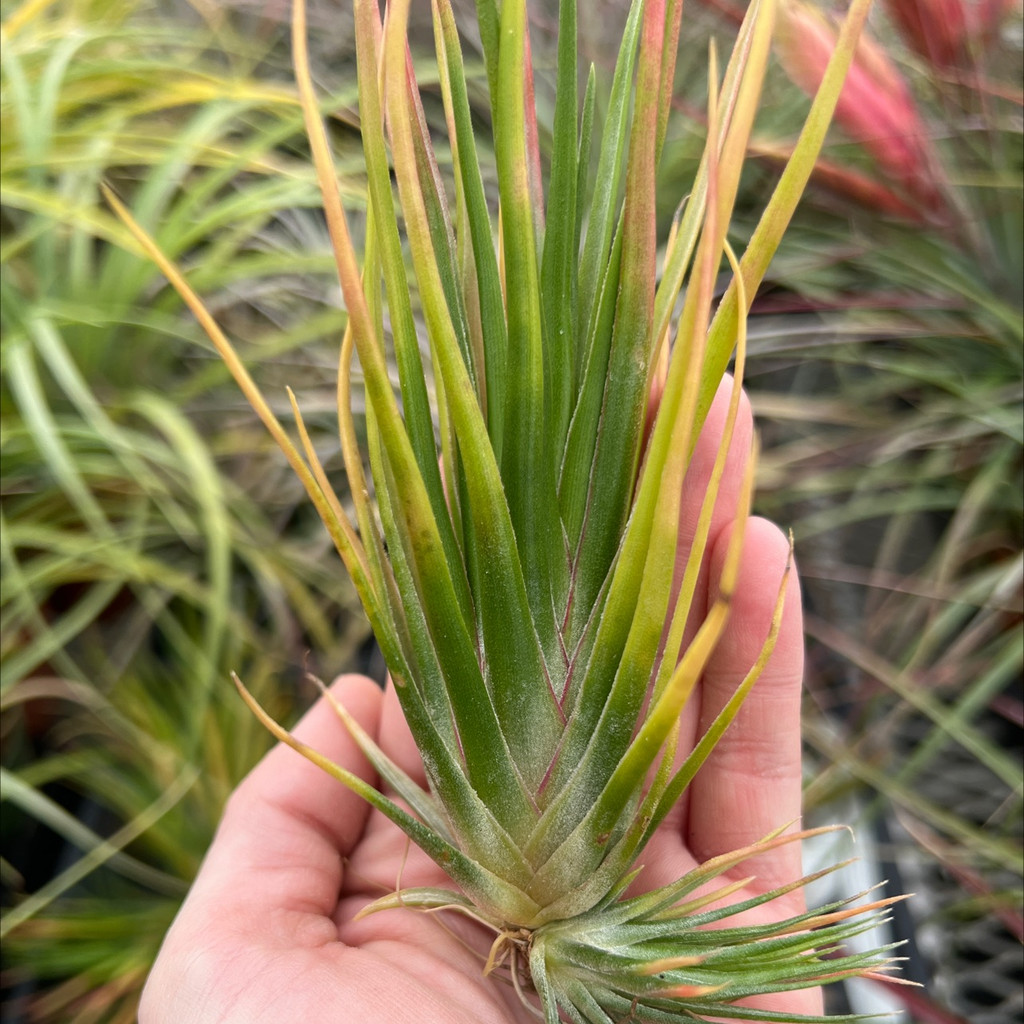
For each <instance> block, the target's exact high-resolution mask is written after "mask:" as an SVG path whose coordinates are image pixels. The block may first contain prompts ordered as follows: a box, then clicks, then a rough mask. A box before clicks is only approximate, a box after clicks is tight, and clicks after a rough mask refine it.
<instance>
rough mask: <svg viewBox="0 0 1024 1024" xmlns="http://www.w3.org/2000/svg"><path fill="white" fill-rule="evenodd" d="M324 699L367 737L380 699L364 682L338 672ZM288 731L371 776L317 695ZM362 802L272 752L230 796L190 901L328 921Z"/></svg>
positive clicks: (296, 759)
mask: <svg viewBox="0 0 1024 1024" xmlns="http://www.w3.org/2000/svg"><path fill="white" fill-rule="evenodd" d="M331 693H332V695H333V696H334V697H335V698H336V699H337V700H338V701H339V702H340V703H342V704H344V706H345V707H346V708H347V709H348V711H349V712H350V713H351V714H352V715H353V717H354V718H355V719H356V721H358V722H359V724H360V725H362V727H363V728H364V729H365V730H366V731H367V732H368V733H369V734H370V735H371V736H375V735H376V734H377V731H378V723H379V719H380V711H381V703H382V694H381V691H380V687H378V686H377V684H376V683H374V682H373V681H372V680H370V679H367V678H366V677H365V676H342V677H341V678H340V679H338V680H337V681H336V682H335V683H334V685H333V686H332V687H331ZM294 735H295V736H296V737H297V738H298V739H300V740H302V741H303V742H304V743H306V744H308V745H309V746H310V747H312V748H313V749H314V750H317V751H318V752H320V753H322V754H323V755H324V756H326V757H328V758H330V759H331V760H332V761H334V762H335V764H338V765H340V766H342V767H343V768H346V769H347V770H348V771H350V772H352V773H354V774H355V775H358V776H359V777H360V778H362V779H364V780H365V781H367V782H370V783H371V784H376V775H375V773H374V771H373V769H372V768H371V767H370V765H369V763H368V762H367V761H366V759H365V758H364V757H363V755H362V753H361V752H360V751H359V748H358V747H357V746H356V744H355V741H354V740H353V739H352V737H351V736H350V735H349V734H348V732H347V730H346V729H345V727H344V725H342V723H341V721H340V720H339V719H338V717H337V715H336V713H335V711H334V709H333V708H332V707H331V706H330V703H329V701H328V700H327V699H326V697H321V698H320V700H318V701H317V702H316V704H314V705H313V707H312V708H311V709H310V710H309V711H308V712H307V713H306V715H305V716H304V717H303V718H302V720H301V721H300V722H299V724H298V725H297V726H296V727H295V729H294ZM367 811H368V805H367V804H366V803H365V802H364V801H363V800H362V798H361V797H359V796H357V795H356V794H355V793H353V792H352V791H351V790H349V789H347V788H346V787H345V786H344V785H343V784H342V783H340V782H338V781H337V780H336V779H334V778H332V777H331V776H330V775H328V774H327V773H326V772H324V771H323V770H322V769H321V768H318V767H317V766H316V765H314V764H312V763H311V762H309V761H307V760H306V759H305V758H304V757H302V756H301V755H300V754H298V753H296V752H295V751H294V750H292V749H291V748H289V747H287V746H285V745H283V744H279V745H278V746H276V747H274V748H273V750H271V751H270V752H269V753H268V754H267V755H266V756H265V757H264V758H263V760H262V761H260V763H259V764H258V765H257V766H256V767H255V768H254V769H253V770H252V771H251V772H250V773H249V775H248V776H247V777H246V778H245V779H244V780H243V782H242V783H241V784H240V785H239V786H238V788H237V789H236V790H235V792H234V793H233V794H232V796H231V798H230V800H229V801H228V805H227V807H226V809H225V813H224V817H223V820H222V821H221V824H220V827H219V828H218V830H217V835H216V838H215V839H214V842H213V845H212V846H211V848H210V851H209V853H208V854H207V858H206V860H205V862H204V864H203V867H202V870H201V872H200V875H199V878H198V879H197V881H196V885H195V886H194V887H193V890H192V893H191V894H190V896H189V903H190V904H198V905H200V906H204V905H205V906H208V907H209V908H210V909H211V910H213V911H214V912H215V913H216V914H217V915H222V916H224V917H231V916H234V917H235V918H236V919H241V920H244V919H250V918H253V919H259V918H260V917H264V918H265V916H266V915H267V914H268V913H273V912H274V911H275V910H298V911H301V912H304V913H312V914H315V915H323V916H324V917H328V916H329V915H330V914H331V913H332V912H333V910H334V907H335V904H336V902H337V899H338V892H339V890H340V888H341V880H342V868H343V858H344V857H345V856H347V855H348V853H349V852H350V851H351V850H352V848H353V847H354V846H355V844H356V843H357V842H358V841H359V838H360V836H361V835H362V832H363V828H364V826H365V823H366V818H367Z"/></svg>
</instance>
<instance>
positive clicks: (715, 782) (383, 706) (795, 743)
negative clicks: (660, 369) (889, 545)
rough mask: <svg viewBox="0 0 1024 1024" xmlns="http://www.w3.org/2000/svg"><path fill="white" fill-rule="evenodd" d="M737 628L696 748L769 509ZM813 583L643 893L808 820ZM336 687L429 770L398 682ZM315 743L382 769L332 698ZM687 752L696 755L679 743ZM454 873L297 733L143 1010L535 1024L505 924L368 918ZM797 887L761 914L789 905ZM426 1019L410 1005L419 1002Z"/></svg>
mask: <svg viewBox="0 0 1024 1024" xmlns="http://www.w3.org/2000/svg"><path fill="white" fill-rule="evenodd" d="M728 383H729V382H726V385H724V386H723V389H722V390H721V391H720V392H719V395H718V397H717V398H716V401H715V404H714V406H713V407H712V410H711V412H710V414H709V417H708V422H707V425H706V426H705V429H704V431H703V433H702V435H701V438H700V440H699V442H698V446H697V449H696V451H695V456H694V460H693V463H692V466H691V469H690V473H689V475H688V477H687V482H686V487H685V493H684V499H683V508H682V511H681V517H680V525H681V530H680V534H681V536H680V554H679V557H680V559H682V558H684V557H685V552H686V550H687V549H688V547H689V544H690V542H691V539H692V536H693V530H694V526H695V523H696V520H697V515H698V512H699V496H700V495H701V494H702V493H703V486H702V484H703V482H704V481H706V480H707V477H708V474H709V473H710V469H711V465H712V463H713V461H714V453H715V451H716V449H717V444H718V440H719V438H720V437H721V430H722V423H723V421H724V418H725V409H726V405H727V399H728V394H727V387H728ZM751 434H752V425H751V415H750V408H749V405H748V404H747V402H746V400H744V403H743V405H742V407H741V413H740V419H739V422H738V425H737V431H736V435H735V436H734V439H733V443H732V446H731V449H730V457H729V461H728V464H727V469H726V474H725V477H724V479H723V487H722V493H721V495H720V498H719V501H718V506H717V508H716V512H715V517H714V521H713V523H712V529H711V540H710V543H709V545H708V553H707V555H706V556H705V564H704V566H703V567H702V571H701V576H700V582H699V584H698V591H697V592H698V600H697V602H696V604H697V612H698V614H696V615H695V617H694V622H692V623H691V624H690V626H689V629H690V632H691V634H692V631H693V629H695V628H696V625H697V624H698V623H699V619H700V613H702V611H703V609H705V608H706V607H708V606H709V605H710V604H711V603H712V602H713V601H714V600H715V598H716V596H717V590H716V584H715V581H716V579H717V577H718V573H719V570H720V567H721V563H722V560H723V558H724V554H725V548H726V544H727V541H728V538H729V535H730V533H731V531H732V529H733V523H734V520H735V509H736V500H737V494H738V491H739V486H740V483H739V482H740V479H741V477H742V471H743V466H744V464H745V461H746V459H747V458H748V457H749V451H750V438H751ZM746 531H747V532H746V537H745V541H744V548H743V556H742V561H741V568H740V579H739V585H738V587H737V589H736V593H735V596H734V599H733V604H732V611H731V615H730V618H729V623H728V626H727V628H726V632H725V635H724V636H723V638H722V640H721V642H720V643H719V645H718V648H717V650H716V652H715V654H714V655H713V657H712V659H711V661H710V663H709V665H708V667H707V671H706V673H705V675H704V678H703V680H702V682H701V684H700V686H699V688H698V691H697V692H696V693H695V695H694V698H693V700H692V701H691V702H690V704H689V705H688V706H687V709H686V710H685V712H684V716H683V720H682V722H681V734H680V751H681V752H685V751H686V750H688V749H690V748H692V746H693V744H694V742H695V741H696V739H697V738H699V736H700V734H701V732H702V731H703V730H704V729H705V728H706V727H707V725H708V724H709V723H710V722H711V721H712V720H713V718H714V716H715V714H716V713H717V711H718V710H719V709H720V708H721V707H722V705H723V704H724V703H725V701H726V700H728V698H729V696H730V695H731V693H732V692H733V690H734V689H735V687H736V685H737V684H738V683H739V681H740V680H741V679H742V678H743V676H744V675H745V674H746V671H747V669H748V668H749V666H750V665H751V663H752V662H753V661H754V659H755V658H756V657H757V654H758V652H759V650H760V647H761V644H762V642H763V639H764V636H765V634H766V633H767V630H768V625H769V622H770V620H771V615H772V608H773V605H774V602H775V597H776V593H777V590H778V586H779V581H780V579H781V578H782V574H783V569H784V566H785V564H786V560H787V556H788V552H789V544H788V541H787V540H786V538H785V537H784V536H783V534H782V533H781V531H780V530H779V529H778V528H777V527H775V526H774V525H772V524H771V523H769V522H767V521H765V520H762V519H756V518H755V519H751V520H750V521H749V522H748V523H747V527H746ZM802 636H803V634H802V621H801V612H800V601H799V592H798V587H797V585H796V580H795V579H794V578H791V579H790V584H789V590H788V593H787V599H786V606H785V612H784V617H783V621H782V626H781V630H780V634H779V637H778V641H777V644H776V648H775V651H774V653H773V655H772V658H771V660H770V661H769V663H768V666H767V667H766V669H765V672H764V674H763V676H762V677H761V679H760V680H759V682H758V683H757V685H756V686H755V687H754V689H753V691H752V693H751V696H750V697H749V698H748V700H747V703H746V705H745V706H744V708H743V710H742V711H741V712H740V715H739V717H738V718H737V720H736V721H735V722H734V723H733V725H732V727H731V728H730V729H729V730H728V731H727V733H726V735H725V737H724V738H723V740H722V741H721V743H720V744H719V746H718V747H717V748H716V750H715V752H714V753H713V754H712V755H711V757H710V759H709V761H708V762H707V763H706V764H705V766H704V767H703V769H702V770H701V771H700V772H699V773H698V775H697V777H696V779H695V780H694V782H693V784H692V785H691V786H690V788H689V790H688V791H687V793H686V794H685V795H684V797H683V798H682V799H681V800H680V802H679V804H678V806H677V807H676V808H675V809H674V811H673V813H672V814H671V815H670V816H669V817H668V818H667V819H666V821H665V822H664V824H663V825H662V827H661V829H660V831H659V833H658V834H657V835H656V836H655V837H654V838H653V839H652V841H651V843H650V844H649V845H648V847H647V849H646V850H645V851H644V853H643V855H642V862H643V864H644V869H643V871H642V873H641V874H640V876H639V877H638V878H637V880H636V881H635V882H634V890H646V889H651V888H654V887H656V886H659V885H664V884H667V883H668V882H670V881H674V880H675V879H677V878H679V877H680V876H681V875H682V874H684V873H685V872H686V871H688V870H690V869H691V868H693V867H694V866H695V865H696V864H698V863H700V862H701V861H703V860H705V859H707V858H708V857H712V856H715V855H717V854H721V853H727V852H729V851H731V850H734V849H736V848H738V847H742V846H745V845H747V844H749V843H752V842H755V841H756V840H758V839H760V838H761V837H763V836H764V835H765V834H766V833H768V832H769V831H771V830H773V829H775V828H778V827H780V826H782V825H785V824H787V823H790V822H795V821H796V820H797V819H798V818H799V816H800V693H801V680H802V673H803V638H802ZM333 692H334V694H335V696H336V697H337V698H338V699H339V700H340V701H341V702H342V703H343V704H344V705H345V706H346V707H347V708H348V710H349V711H350V712H351V713H352V714H353V715H354V716H355V717H356V719H357V720H358V721H359V722H360V723H361V724H362V726H363V728H365V729H366V730H367V731H368V732H369V733H370V735H372V736H374V737H375V738H376V739H377V742H378V743H379V745H380V746H381V747H382V748H383V749H384V751H385V753H387V754H388V755H389V756H390V757H391V758H392V759H393V760H394V761H396V762H397V763H398V764H399V765H400V766H401V767H403V768H404V769H405V770H406V771H407V772H408V773H409V774H410V775H412V776H413V777H414V778H417V779H419V780H420V781H421V782H423V781H424V778H423V770H422V766H421V764H420V761H419V756H418V754H417V752H416V748H415V745H414V744H413V741H412V737H411V736H410V734H409V731H408V729H407V727H406V725H405V721H404V719H403V717H402V714H401V710H400V708H399V705H398V701H397V699H396V697H395V695H394V692H393V690H392V689H391V688H390V687H389V688H388V689H387V690H386V691H384V692H383V693H382V692H381V690H380V689H379V688H378V687H377V686H376V685H375V684H374V683H373V682H372V681H371V680H369V679H366V678H365V677H362V676H343V677H342V678H340V679H338V680H337V681H336V682H335V684H334V686H333ZM295 734H296V735H297V736H298V737H299V738H300V739H302V740H303V741H304V742H306V743H308V744H310V745H311V746H312V747H314V748H315V749H317V750H319V751H321V752H322V753H324V754H325V755H327V756H328V757H330V758H331V759H332V760H334V761H335V762H337V763H338V764H340V765H343V766H344V767H346V768H348V769H349V770H350V771H353V772H356V773H357V774H359V775H360V776H361V777H362V778H364V779H366V780H368V781H371V782H374V783H376V777H375V773H374V772H373V770H372V769H371V768H370V766H369V765H368V764H367V763H366V761H365V759H364V758H363V756H362V755H361V754H360V753H359V751H358V749H357V748H356V746H355V744H354V742H353V741H352V740H351V739H350V737H349V736H348V735H347V733H346V731H345V729H344V728H343V727H342V726H341V724H340V723H339V722H338V720H337V718H336V717H335V715H334V712H333V711H332V709H331V708H330V707H329V705H328V704H327V702H326V701H325V700H323V699H321V700H320V701H318V702H317V703H316V704H315V705H314V706H313V707H312V708H311V709H310V711H309V712H308V713H307V714H306V715H305V717H304V718H303V719H302V721H301V722H300V723H299V725H298V726H297V727H296V729H295ZM680 756H682V754H681V755H680ZM755 873H756V875H757V880H756V881H755V882H753V883H751V884H750V886H749V887H748V889H747V890H744V891H743V892H741V893H739V894H737V895H736V896H735V897H733V899H737V900H738V899H741V898H744V897H745V896H747V895H750V894H752V893H753V892H757V891H764V890H766V889H768V888H772V887H774V886H776V885H779V884H782V883H784V882H788V881H791V880H793V879H795V878H798V877H799V876H800V873H801V872H800V850H799V845H798V844H792V845H789V846H784V847H782V848H780V849H778V850H775V851H773V852H771V853H769V854H764V855H762V856H760V857H757V858H756V859H754V860H751V861H747V862H745V863H743V864H741V865H739V866H738V867H737V868H736V869H735V870H734V871H733V872H731V873H730V876H731V877H735V878H745V877H747V876H749V875H752V874H755ZM445 883H446V879H445V876H444V874H443V873H442V871H441V870H440V869H439V868H438V867H437V866H436V865H434V864H433V862H431V861H430V860H429V859H428V858H427V857H426V856H425V855H424V854H422V853H421V852H420V851H419V850H418V849H417V848H415V847H410V844H409V842H408V841H407V839H406V838H405V836H404V835H403V834H402V833H401V832H400V831H399V830H398V829H397V828H396V827H395V826H394V825H392V824H391V823H390V822H388V821H387V820H386V819H385V818H384V817H383V816H382V815H381V814H380V813H379V812H376V811H371V810H370V809H369V808H368V806H367V805H366V804H365V803H364V802H363V801H362V800H360V799H359V798H358V797H357V796H355V795H353V794H352V793H350V792H349V791H348V790H347V789H345V788H344V787H343V786H342V785H341V784H340V783H338V782H337V781H335V780H334V779H332V778H331V777H330V776H328V775H327V774H325V773H324V772H322V771H321V770H320V769H318V768H317V767H315V766H314V765H312V764H310V763H309V762H308V761H306V760H305V759H303V758H302V757H300V756H299V755H298V754H296V753H295V752H294V751H292V750H290V749H288V748H287V747H283V746H278V747H276V748H275V749H273V750H271V751H270V753H269V754H267V756H266V757H265V758H264V759H263V760H262V761H261V762H260V763H259V764H258V765H257V766H256V768H254V769H253V771H252V772H251V773H250V774H249V775H248V777H247V778H246V779H245V780H244V781H243V782H242V783H241V785H239V787H238V788H237V790H236V791H235V792H234V793H233V794H232V796H231V798H230V800H229V801H228V805H227V808H226V810H225V814H224V818H223V820H222V822H221V825H220V828H219V830H218V832H217V835H216V838H215V840H214V842H213V844H212V846H211V847H210V850H209V852H208V854H207V856H206V859H205V860H204V862H203V865H202V868H201V870H200V872H199V875H198V876H197V878H196V881H195V883H194V885H193V887H192V890H191V891H190V893H189V895H188V897H187V899H186V900H185V903H184V905H183V906H182V908H181V911H180V912H179V914H178V917H177V918H176V920H175V922H174V924H173V926H172V927H171V929H170V931H169V932H168V935H167V937H166V939H165V941H164V944H163V947H162V949H161V951H160V954H159V956H158V958H157V961H156V964H155V965H154V967H153V970H152V973H151V974H150V977H149V979H148V981H147V984H146V987H145V991H144V993H143V996H142V1003H141V1007H140V1012H139V1020H140V1022H141V1024H214V1022H217V1024H221V1022H223V1024H263V1022H266V1024H291V1022H295V1024H335V1022H336V1024H343V1022H351V1021H359V1020H362V1021H367V1022H373V1024H389V1022H394V1024H404V1022H407V1021H409V1020H411V1019H415V1020H416V1021H418V1022H421V1024H510V1022H521V1024H525V1022H527V1021H531V1022H533V1021H535V1020H536V1017H534V1016H533V1015H531V1014H530V1013H528V1012H527V1011H526V1010H525V1009H524V1008H523V1006H522V1005H521V1004H520V1002H519V1000H518V997H517V996H516V995H515V993H514V992H513V991H512V989H511V988H510V987H509V986H507V985H503V984H501V983H498V982H496V981H495V980H493V979H490V978H485V977H484V976H483V975H482V971H481V968H482V964H483V959H484V958H485V957H486V954H487V951H488V949H489V947H490V944H491V942H492V939H493V936H492V935H491V934H489V933H488V932H486V931H485V930H484V929H483V928H481V927H479V926H478V925H476V924H475V923H474V922H472V921H468V920H466V919H464V918H462V917H460V916H458V915H454V914H446V915H444V916H443V918H442V917H439V916H438V915H434V914H423V913H416V912H414V911H410V910H389V911H386V912H382V913H379V914H374V915H371V916H369V917H367V918H364V919H361V920H358V921H357V920H355V919H354V918H355V915H356V913H357V912H358V911H359V910H360V909H361V908H362V907H364V906H365V905H366V904H367V903H369V902H371V901H372V900H373V899H375V898H377V897H379V896H381V895H384V894H386V893H389V892H393V891H394V890H395V888H396V886H398V885H401V886H423V885H435V886H438V885H444V884H445ZM802 908H803V898H802V896H801V895H800V894H799V893H796V894H792V895H791V896H790V897H787V898H786V899H784V900H780V901H778V903H777V904H772V905H771V906H770V907H768V908H760V909H759V910H758V911H757V912H756V916H751V917H748V920H759V921H764V920H769V919H777V918H781V917H788V916H790V915H791V914H795V913H798V912H799V911H800V910H801V909H802ZM749 1005H751V1006H756V1007H758V1008H760V1009H772V1010H776V1011H784V1012H786V1013H792V1014H794V1015H797V1014H814V1013H821V995H820V992H819V991H817V990H814V991H807V992H797V993H786V994H782V995H774V996H768V997H762V998H760V999H758V1000H751V1001H750V1004H749ZM410 1014H412V1016H410Z"/></svg>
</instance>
